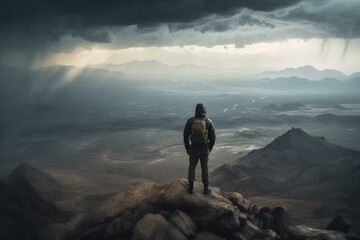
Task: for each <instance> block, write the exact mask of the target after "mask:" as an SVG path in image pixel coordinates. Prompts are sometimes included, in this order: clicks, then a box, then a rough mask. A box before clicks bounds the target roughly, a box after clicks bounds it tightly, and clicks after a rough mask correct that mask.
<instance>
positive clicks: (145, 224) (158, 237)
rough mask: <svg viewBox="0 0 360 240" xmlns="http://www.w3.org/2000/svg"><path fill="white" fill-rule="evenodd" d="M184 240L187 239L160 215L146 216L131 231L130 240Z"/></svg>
mask: <svg viewBox="0 0 360 240" xmlns="http://www.w3.org/2000/svg"><path fill="white" fill-rule="evenodd" d="M146 239H154V240H163V239H173V240H186V239H187V238H186V237H185V236H184V235H183V234H182V233H181V232H180V230H179V229H177V228H175V227H174V226H173V225H172V224H170V223H169V222H168V221H166V219H165V218H164V217H163V216H162V215H160V214H147V215H145V216H144V217H143V218H142V219H141V220H140V221H138V222H137V223H136V225H135V227H134V229H133V235H132V237H131V240H146Z"/></svg>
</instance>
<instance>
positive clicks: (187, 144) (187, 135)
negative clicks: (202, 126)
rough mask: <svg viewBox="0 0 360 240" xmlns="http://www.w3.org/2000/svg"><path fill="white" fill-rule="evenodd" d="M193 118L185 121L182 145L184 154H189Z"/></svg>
mask: <svg viewBox="0 0 360 240" xmlns="http://www.w3.org/2000/svg"><path fill="white" fill-rule="evenodd" d="M192 121H193V118H190V119H189V120H187V122H186V125H185V128H184V134H183V136H184V145H185V149H186V152H187V153H189V152H190V134H191V125H192Z"/></svg>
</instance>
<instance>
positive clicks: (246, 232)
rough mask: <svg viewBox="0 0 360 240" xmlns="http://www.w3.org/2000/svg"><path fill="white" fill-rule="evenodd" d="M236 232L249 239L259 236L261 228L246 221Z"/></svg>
mask: <svg viewBox="0 0 360 240" xmlns="http://www.w3.org/2000/svg"><path fill="white" fill-rule="evenodd" d="M238 232H239V233H240V234H241V235H243V236H244V237H245V239H247V240H251V239H254V238H257V237H260V236H261V229H260V228H259V227H258V226H256V225H255V224H253V223H251V222H250V221H246V223H245V225H244V226H241V227H240V228H239V230H238Z"/></svg>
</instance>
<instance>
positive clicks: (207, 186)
mask: <svg viewBox="0 0 360 240" xmlns="http://www.w3.org/2000/svg"><path fill="white" fill-rule="evenodd" d="M209 193H211V187H209V185H204V194H209Z"/></svg>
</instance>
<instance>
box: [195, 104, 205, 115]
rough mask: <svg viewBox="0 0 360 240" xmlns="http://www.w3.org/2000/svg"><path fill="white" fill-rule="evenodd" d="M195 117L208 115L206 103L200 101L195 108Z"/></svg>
mask: <svg viewBox="0 0 360 240" xmlns="http://www.w3.org/2000/svg"><path fill="white" fill-rule="evenodd" d="M195 117H206V109H205V106H204V104H202V103H198V104H197V105H196V108H195Z"/></svg>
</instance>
